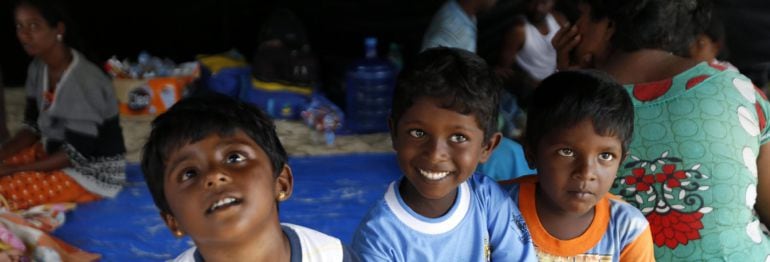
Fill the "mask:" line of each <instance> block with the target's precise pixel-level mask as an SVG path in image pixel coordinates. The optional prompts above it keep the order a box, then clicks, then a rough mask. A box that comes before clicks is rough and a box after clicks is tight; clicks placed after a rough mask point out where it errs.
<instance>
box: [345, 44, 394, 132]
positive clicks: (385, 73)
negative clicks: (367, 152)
mask: <svg viewBox="0 0 770 262" xmlns="http://www.w3.org/2000/svg"><path fill="white" fill-rule="evenodd" d="M364 46H365V50H366V56H365V57H364V59H361V60H359V61H356V62H355V63H353V64H352V65H351V67H350V68H349V69H348V70H347V72H346V74H345V83H346V90H345V93H346V107H345V116H346V118H345V125H346V126H347V128H348V129H350V130H351V131H353V132H355V133H375V132H387V131H388V120H387V119H388V115H389V114H390V107H391V100H392V98H393V87H394V86H395V83H396V70H395V67H394V66H393V64H392V63H390V62H389V61H387V60H385V59H380V58H378V57H377V38H374V37H368V38H366V39H365V40H364Z"/></svg>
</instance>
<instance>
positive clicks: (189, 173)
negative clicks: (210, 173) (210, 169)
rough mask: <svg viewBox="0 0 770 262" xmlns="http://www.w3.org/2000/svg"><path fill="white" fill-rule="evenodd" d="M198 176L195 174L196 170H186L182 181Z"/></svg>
mask: <svg viewBox="0 0 770 262" xmlns="http://www.w3.org/2000/svg"><path fill="white" fill-rule="evenodd" d="M196 175H198V172H195V170H191V169H189V170H185V171H183V172H182V181H185V180H188V179H190V178H193V177H195V176H196Z"/></svg>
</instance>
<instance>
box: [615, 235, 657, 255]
mask: <svg viewBox="0 0 770 262" xmlns="http://www.w3.org/2000/svg"><path fill="white" fill-rule="evenodd" d="M626 261H639V262H642V261H644V262H647V261H655V249H654V248H653V246H652V233H651V232H650V226H647V228H646V229H645V230H644V232H642V234H640V235H639V236H638V237H636V240H634V241H633V242H631V244H628V245H627V246H626V247H624V248H623V251H622V252H620V262H626Z"/></svg>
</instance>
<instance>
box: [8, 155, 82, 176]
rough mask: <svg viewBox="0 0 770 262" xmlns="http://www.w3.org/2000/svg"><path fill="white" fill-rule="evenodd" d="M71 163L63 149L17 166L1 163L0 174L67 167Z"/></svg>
mask: <svg viewBox="0 0 770 262" xmlns="http://www.w3.org/2000/svg"><path fill="white" fill-rule="evenodd" d="M71 165H72V164H71V162H70V160H69V157H68V156H67V153H65V152H64V150H59V151H58V152H56V153H53V154H52V155H49V156H48V157H45V158H43V159H40V160H37V161H35V162H32V163H29V164H24V165H18V166H9V165H2V166H0V176H5V175H9V174H13V173H16V172H23V171H53V170H59V169H63V168H65V167H69V166H71Z"/></svg>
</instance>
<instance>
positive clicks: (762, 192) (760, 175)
mask: <svg viewBox="0 0 770 262" xmlns="http://www.w3.org/2000/svg"><path fill="white" fill-rule="evenodd" d="M754 208H755V209H756V210H757V214H759V220H760V221H761V222H762V223H764V224H765V225H767V226H770V143H767V144H764V145H762V146H761V147H760V148H759V157H757V203H756V204H755V205H754Z"/></svg>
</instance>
